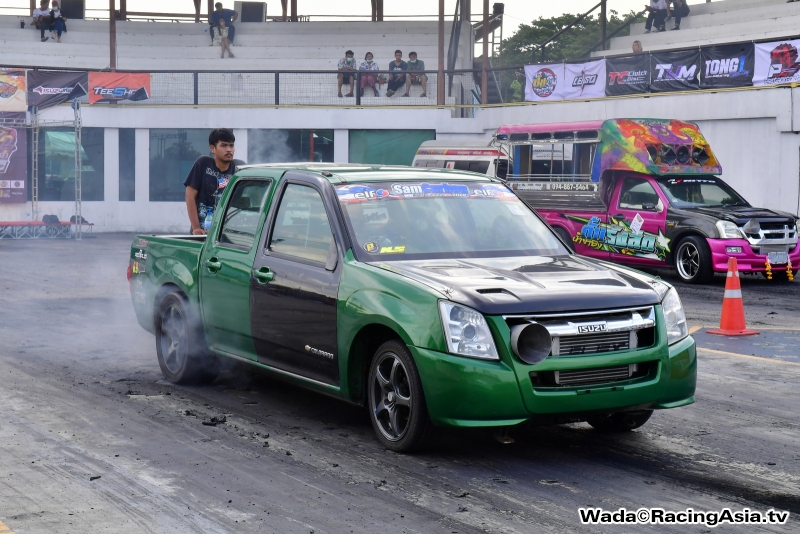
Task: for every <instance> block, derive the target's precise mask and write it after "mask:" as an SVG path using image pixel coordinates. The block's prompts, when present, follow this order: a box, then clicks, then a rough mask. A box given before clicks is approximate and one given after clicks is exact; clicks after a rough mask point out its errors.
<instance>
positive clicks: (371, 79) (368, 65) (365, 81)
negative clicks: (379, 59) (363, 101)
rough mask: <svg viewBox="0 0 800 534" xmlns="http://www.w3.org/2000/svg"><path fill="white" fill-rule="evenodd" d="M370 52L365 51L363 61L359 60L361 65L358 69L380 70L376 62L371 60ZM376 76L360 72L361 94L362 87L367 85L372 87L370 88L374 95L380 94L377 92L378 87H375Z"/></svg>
mask: <svg viewBox="0 0 800 534" xmlns="http://www.w3.org/2000/svg"><path fill="white" fill-rule="evenodd" d="M372 58H373V55H372V52H367V53H366V55H365V56H364V61H362V62H361V65H360V66H359V67H358V70H366V71H372V70H380V69H379V68H378V64H377V63H375V61H373V59H372ZM377 81H378V77H377V76H376V75H374V74H362V75H361V96H364V87H366V86H367V85H369V86H370V87H372V90H373V91H375V96H381V95H380V93H379V92H378V88H377V87H375V83H377Z"/></svg>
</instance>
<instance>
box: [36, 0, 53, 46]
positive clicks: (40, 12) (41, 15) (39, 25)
mask: <svg viewBox="0 0 800 534" xmlns="http://www.w3.org/2000/svg"><path fill="white" fill-rule="evenodd" d="M33 25H34V26H36V29H37V30H39V31H40V33H41V38H42V42H45V41H47V40H48V39H50V38H49V37H45V35H44V32H45V30H48V29H49V28H50V0H42V1H41V2H39V7H37V8H36V9H34V10H33Z"/></svg>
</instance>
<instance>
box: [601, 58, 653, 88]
mask: <svg viewBox="0 0 800 534" xmlns="http://www.w3.org/2000/svg"><path fill="white" fill-rule="evenodd" d="M649 92H650V56H649V55H648V54H636V55H634V56H627V57H618V58H613V59H607V60H606V95H607V96H618V95H635V94H639V93H649Z"/></svg>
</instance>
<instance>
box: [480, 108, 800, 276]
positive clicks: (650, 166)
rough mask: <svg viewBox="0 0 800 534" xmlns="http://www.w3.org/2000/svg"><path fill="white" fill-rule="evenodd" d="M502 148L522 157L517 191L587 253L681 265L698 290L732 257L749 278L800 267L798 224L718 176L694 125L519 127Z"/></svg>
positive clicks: (505, 131) (499, 139) (504, 134)
mask: <svg viewBox="0 0 800 534" xmlns="http://www.w3.org/2000/svg"><path fill="white" fill-rule="evenodd" d="M494 140H495V144H496V145H497V146H498V148H499V149H503V150H504V151H505V152H506V153H508V154H513V155H514V166H513V169H512V172H510V173H509V174H508V175H507V176H506V178H507V180H508V183H509V185H510V187H511V188H512V189H514V190H515V191H516V192H517V193H518V194H519V195H520V197H521V198H523V199H524V200H526V201H527V202H528V203H530V204H531V205H532V206H533V207H534V208H535V209H536V211H537V212H539V214H540V215H542V216H543V217H544V218H545V220H546V221H547V222H548V223H550V225H551V226H552V227H553V229H554V230H555V231H557V232H558V233H559V235H560V236H562V237H563V238H564V239H566V240H569V241H572V243H573V247H574V249H575V250H576V251H577V252H578V253H580V254H584V255H586V256H591V257H593V258H598V259H602V260H610V261H613V262H618V263H623V264H626V265H632V266H636V267H673V268H675V270H676V271H677V274H678V275H679V276H680V278H682V279H683V280H684V281H686V282H689V283H702V282H707V281H708V280H709V279H710V278H711V277H712V276H713V275H714V273H715V272H725V271H726V270H727V268H728V259H729V258H732V257H733V258H736V259H737V262H738V265H739V271H741V272H743V273H764V274H767V273H770V272H773V273H777V272H779V271H784V272H785V271H792V272H796V270H797V268H798V267H800V247H798V246H797V242H798V233H797V221H796V216H795V215H793V214H791V213H786V212H781V211H777V210H773V209H766V208H757V207H754V206H751V205H750V204H749V203H748V202H747V201H746V200H745V199H744V198H742V196H741V195H739V194H738V193H737V192H736V191H734V190H733V188H731V187H730V186H729V185H728V184H726V183H725V182H724V181H723V180H722V179H721V178H719V176H717V175H719V174H721V173H722V167H721V166H720V163H719V161H718V160H717V157H716V155H715V154H714V152H713V150H712V149H711V147H710V146H709V144H708V142H707V141H706V139H705V138H704V137H703V135H702V134H701V133H700V130H699V129H698V127H697V125H695V124H693V123H689V122H683V121H678V120H668V119H615V120H607V121H594V122H582V123H560V124H532V125H527V124H523V125H510V126H502V127H500V128H499V129H498V130H497V132H496V133H495V136H494ZM547 156H549V157H547ZM787 278H789V279H791V278H793V277H789V276H787Z"/></svg>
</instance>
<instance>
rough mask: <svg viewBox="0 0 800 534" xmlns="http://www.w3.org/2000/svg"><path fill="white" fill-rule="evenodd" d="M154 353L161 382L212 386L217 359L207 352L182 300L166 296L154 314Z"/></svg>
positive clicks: (178, 295)
mask: <svg viewBox="0 0 800 534" xmlns="http://www.w3.org/2000/svg"><path fill="white" fill-rule="evenodd" d="M156 353H157V354H158V365H159V367H161V373H162V374H163V375H164V378H166V379H167V380H169V381H170V382H172V383H173V384H197V383H208V382H213V381H214V379H216V378H217V375H218V374H219V368H220V362H219V359H218V358H217V357H216V356H215V355H214V354H212V353H211V352H209V350H208V347H207V346H206V342H205V335H204V334H203V327H202V326H201V325H200V324H199V320H198V319H197V318H196V317H195V316H194V315H193V314H192V313H191V309H190V306H189V302H188V301H187V300H186V297H184V296H183V295H181V294H179V293H170V294H168V295H167V296H165V297H164V299H163V300H162V301H161V304H159V306H158V313H157V314H156Z"/></svg>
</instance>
